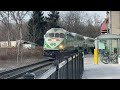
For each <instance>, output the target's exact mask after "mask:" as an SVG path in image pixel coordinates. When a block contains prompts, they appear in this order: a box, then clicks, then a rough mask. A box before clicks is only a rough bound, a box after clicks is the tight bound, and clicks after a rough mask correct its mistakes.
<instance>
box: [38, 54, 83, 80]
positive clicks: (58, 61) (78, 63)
mask: <svg viewBox="0 0 120 90" xmlns="http://www.w3.org/2000/svg"><path fill="white" fill-rule="evenodd" d="M60 57H61V58H60ZM83 71H84V59H83V53H82V52H77V53H74V54H65V53H64V54H58V53H57V54H56V58H55V59H54V63H53V65H52V66H51V68H50V69H49V70H47V71H46V72H45V73H43V74H42V75H40V76H39V77H37V78H36V79H82V75H83Z"/></svg>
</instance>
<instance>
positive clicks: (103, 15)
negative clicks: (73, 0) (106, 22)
mask: <svg viewBox="0 0 120 90" xmlns="http://www.w3.org/2000/svg"><path fill="white" fill-rule="evenodd" d="M48 12H49V11H44V15H45V16H46V15H47V14H48ZM66 12H67V11H60V15H62V14H65V13H66ZM85 12H87V13H89V14H90V15H94V14H98V15H99V16H100V17H101V18H102V19H104V18H105V17H106V11H85Z"/></svg>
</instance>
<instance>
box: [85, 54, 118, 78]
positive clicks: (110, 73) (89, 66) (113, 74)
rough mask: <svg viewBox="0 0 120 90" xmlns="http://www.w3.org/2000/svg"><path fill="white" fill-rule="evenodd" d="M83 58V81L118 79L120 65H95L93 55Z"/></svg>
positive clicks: (100, 63)
mask: <svg viewBox="0 0 120 90" xmlns="http://www.w3.org/2000/svg"><path fill="white" fill-rule="evenodd" d="M84 57H85V58H84V73H83V79H120V64H103V63H102V62H100V61H99V63H98V64H95V63H94V58H93V55H91V54H88V55H85V56H84Z"/></svg>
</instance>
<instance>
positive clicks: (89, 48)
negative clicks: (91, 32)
mask: <svg viewBox="0 0 120 90" xmlns="http://www.w3.org/2000/svg"><path fill="white" fill-rule="evenodd" d="M84 39H85V43H84V54H88V53H92V54H94V49H95V39H94V38H90V37H86V36H84Z"/></svg>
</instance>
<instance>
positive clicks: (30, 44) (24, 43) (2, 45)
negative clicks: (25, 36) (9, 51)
mask: <svg viewBox="0 0 120 90" xmlns="http://www.w3.org/2000/svg"><path fill="white" fill-rule="evenodd" d="M21 43H22V46H23V48H35V47H36V45H37V44H35V43H33V42H30V41H24V40H21ZM18 45H20V40H17V41H10V47H8V41H1V42H0V48H13V47H18Z"/></svg>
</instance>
